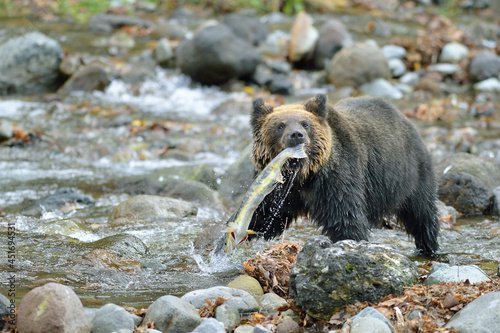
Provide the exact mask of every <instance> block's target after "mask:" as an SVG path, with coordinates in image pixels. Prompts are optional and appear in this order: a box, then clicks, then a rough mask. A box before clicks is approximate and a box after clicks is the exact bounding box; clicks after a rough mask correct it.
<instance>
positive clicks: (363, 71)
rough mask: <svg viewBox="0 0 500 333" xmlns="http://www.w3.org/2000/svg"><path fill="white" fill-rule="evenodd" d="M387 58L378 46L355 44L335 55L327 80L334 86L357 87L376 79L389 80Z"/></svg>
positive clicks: (389, 72)
mask: <svg viewBox="0 0 500 333" xmlns="http://www.w3.org/2000/svg"><path fill="white" fill-rule="evenodd" d="M390 77H391V71H390V69H389V64H388V63H387V58H386V57H385V55H384V53H383V52H382V51H381V50H380V48H379V47H378V46H374V45H371V44H367V43H355V44H353V45H352V46H349V47H345V48H343V49H342V50H340V51H339V52H337V53H336V54H335V56H334V57H333V59H332V60H331V62H330V65H329V68H328V80H329V81H330V83H332V84H333V85H335V86H338V87H344V86H352V87H358V86H360V85H362V84H363V83H367V82H370V81H373V80H375V79H378V78H390Z"/></svg>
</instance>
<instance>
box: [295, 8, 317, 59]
mask: <svg viewBox="0 0 500 333" xmlns="http://www.w3.org/2000/svg"><path fill="white" fill-rule="evenodd" d="M318 38H319V32H318V30H317V29H316V28H315V27H314V25H313V20H312V18H311V16H309V15H308V14H307V13H305V12H300V13H299V14H298V15H297V18H296V19H295V22H294V23H293V26H292V30H291V31H290V44H289V49H288V59H289V60H290V61H291V62H297V61H300V60H301V59H302V58H304V57H306V56H309V55H312V52H313V51H314V46H315V45H316V42H317V41H318Z"/></svg>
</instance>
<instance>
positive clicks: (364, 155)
mask: <svg viewBox="0 0 500 333" xmlns="http://www.w3.org/2000/svg"><path fill="white" fill-rule="evenodd" d="M251 126H252V130H253V150H252V159H253V162H254V165H255V167H256V169H257V171H261V170H262V169H263V168H264V167H265V166H266V165H267V164H268V163H269V162H270V161H271V160H272V159H273V158H274V157H275V156H276V155H277V154H279V153H280V152H281V151H282V150H283V149H285V148H287V147H292V146H295V145H297V144H301V143H304V144H305V147H306V148H305V149H306V152H307V155H308V157H307V158H305V159H301V160H294V159H292V160H289V161H288V162H287V163H286V164H285V166H284V168H283V170H282V173H283V175H284V179H285V182H284V183H283V184H279V185H278V186H277V187H276V188H275V189H274V190H273V192H271V193H270V194H269V195H268V196H266V197H265V199H264V200H263V202H262V203H261V204H260V205H259V207H258V208H257V209H256V211H255V213H254V216H253V218H252V222H251V224H250V229H252V230H254V231H256V232H257V234H258V235H260V236H262V237H264V238H265V239H270V238H273V237H275V236H278V235H280V234H282V233H283V231H284V230H285V228H287V227H288V226H290V224H291V223H292V222H293V221H294V220H295V219H297V218H298V217H301V216H308V217H309V218H310V219H311V220H312V221H313V222H314V223H316V224H317V225H318V226H320V227H323V230H322V231H323V234H325V235H327V236H328V237H329V238H330V239H331V240H332V241H334V242H335V241H339V240H343V239H353V240H358V241H359V240H367V239H368V235H369V229H370V226H372V225H375V226H376V225H380V223H381V222H382V219H383V217H384V216H388V217H391V216H393V215H394V214H395V215H396V217H397V218H398V220H399V221H400V222H401V223H402V224H403V225H404V227H405V228H406V231H407V233H408V234H409V235H411V236H413V237H414V239H415V244H416V247H417V249H419V250H420V251H421V252H422V253H423V254H426V255H429V254H433V253H435V252H436V251H437V250H438V241H437V236H438V232H439V224H438V219H437V209H436V205H435V199H436V181H435V178H434V172H433V167H432V162H431V158H430V155H429V153H428V151H427V150H426V148H425V146H424V143H423V142H422V139H421V138H420V136H419V134H418V132H417V131H416V129H415V128H414V126H413V125H412V124H411V123H410V122H409V121H408V120H407V119H406V117H405V116H404V115H403V114H401V113H400V112H399V111H397V110H396V109H395V108H394V107H393V106H392V105H391V104H389V103H388V102H386V101H384V100H382V99H380V98H373V97H359V98H348V99H344V100H341V101H339V102H338V103H336V104H335V105H330V104H327V103H326V96H325V95H317V96H315V97H313V98H311V99H309V100H307V101H306V103H304V104H296V105H283V106H279V107H272V106H271V105H269V104H265V103H264V101H263V100H262V99H256V100H255V101H254V102H253V111H252V115H251ZM297 169H298V172H296V171H297Z"/></svg>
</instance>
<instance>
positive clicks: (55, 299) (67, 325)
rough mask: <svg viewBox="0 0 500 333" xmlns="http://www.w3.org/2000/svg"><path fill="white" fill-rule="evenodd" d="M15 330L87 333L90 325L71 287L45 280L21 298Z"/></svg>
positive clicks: (33, 332)
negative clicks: (45, 281)
mask: <svg viewBox="0 0 500 333" xmlns="http://www.w3.org/2000/svg"><path fill="white" fill-rule="evenodd" d="M62 310H64V311H62ZM17 329H18V331H19V332H30V333H36V332H40V333H42V332H51V333H89V332H90V324H89V322H88V319H87V315H86V314H85V310H84V308H83V305H82V302H81V301H80V299H79V298H78V296H77V295H76V294H75V292H74V291H73V290H72V289H71V288H69V287H67V286H64V285H62V284H58V283H47V284H45V285H43V286H41V287H37V288H35V289H33V290H31V291H30V292H28V293H27V294H26V295H25V296H24V297H23V299H22V301H21V304H20V305H19V309H18V317H17Z"/></svg>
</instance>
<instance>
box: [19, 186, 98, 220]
mask: <svg viewBox="0 0 500 333" xmlns="http://www.w3.org/2000/svg"><path fill="white" fill-rule="evenodd" d="M94 204H95V200H94V198H92V196H90V195H88V194H85V193H83V192H82V191H81V190H79V189H76V188H73V187H61V188H59V189H57V190H56V191H55V192H54V193H52V194H50V195H49V196H46V197H44V198H41V199H39V200H38V201H36V202H35V203H33V204H31V205H29V206H28V207H26V208H24V209H23V214H24V215H31V216H36V215H39V214H41V213H42V211H43V210H46V211H52V210H55V209H59V210H61V211H63V212H69V211H71V210H73V209H76V208H83V207H84V206H93V205H94Z"/></svg>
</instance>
